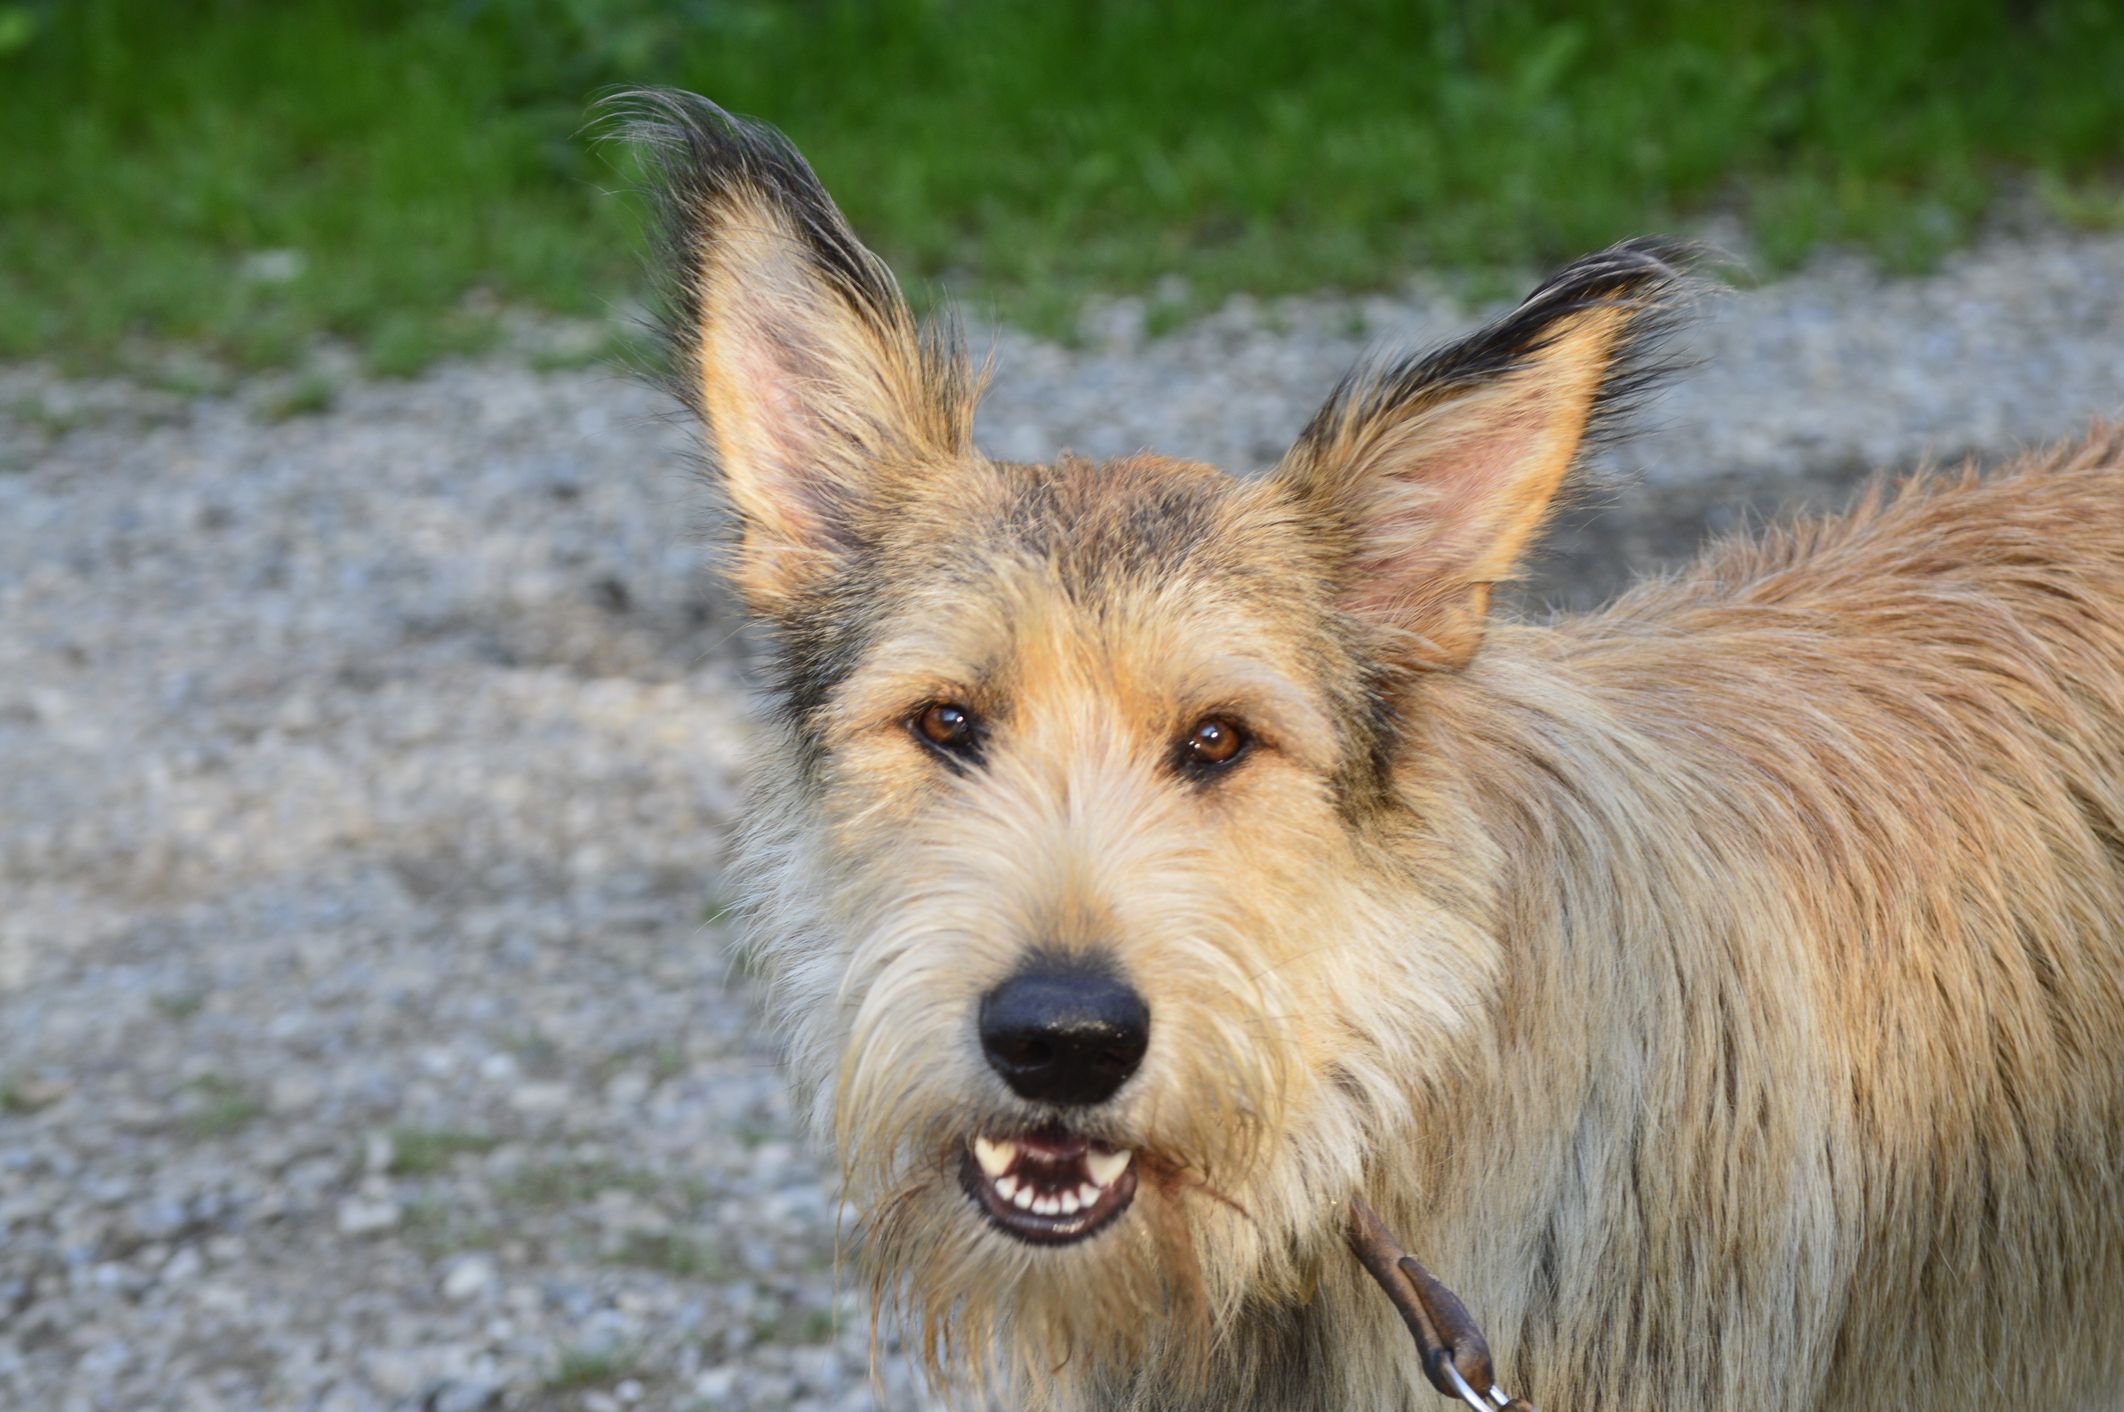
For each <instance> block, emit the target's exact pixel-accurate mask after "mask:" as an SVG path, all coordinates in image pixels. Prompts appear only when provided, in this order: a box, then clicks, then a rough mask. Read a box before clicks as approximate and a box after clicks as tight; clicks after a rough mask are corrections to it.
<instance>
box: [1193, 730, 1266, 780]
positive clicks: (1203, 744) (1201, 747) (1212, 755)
mask: <svg viewBox="0 0 2124 1412" xmlns="http://www.w3.org/2000/svg"><path fill="white" fill-rule="evenodd" d="M1251 743H1252V741H1251V737H1249V736H1248V735H1247V733H1246V732H1245V731H1244V730H1242V729H1241V728H1240V727H1239V726H1238V724H1237V723H1236V722H1233V721H1230V720H1227V719H1225V718H1224V717H1223V716H1204V717H1203V718H1202V719H1201V720H1199V721H1197V722H1195V724H1194V725H1193V726H1192V727H1190V728H1189V730H1188V733H1187V735H1186V736H1185V737H1183V738H1182V739H1181V741H1180V768H1181V769H1182V770H1184V771H1185V772H1186V773H1188V774H1191V775H1194V776H1197V777H1198V778H1199V777H1201V776H1205V775H1210V774H1214V773H1216V772H1217V771H1218V770H1221V769H1223V768H1224V767H1226V766H1227V765H1230V764H1231V763H1232V762H1233V761H1235V760H1237V759H1238V758H1239V757H1240V756H1241V755H1244V754H1245V753H1246V747H1247V746H1248V745H1249V744H1251Z"/></svg>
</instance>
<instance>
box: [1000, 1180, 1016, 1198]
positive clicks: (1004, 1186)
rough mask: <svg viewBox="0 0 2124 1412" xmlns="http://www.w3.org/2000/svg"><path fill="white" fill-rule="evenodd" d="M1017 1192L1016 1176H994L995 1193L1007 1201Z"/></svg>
mask: <svg viewBox="0 0 2124 1412" xmlns="http://www.w3.org/2000/svg"><path fill="white" fill-rule="evenodd" d="M1017 1194H1018V1179H1017V1178H1016V1177H997V1178H996V1195H998V1196H1000V1197H1002V1198H1003V1199H1004V1200H1005V1201H1008V1200H1010V1199H1011V1198H1012V1197H1014V1196H1016V1195H1017Z"/></svg>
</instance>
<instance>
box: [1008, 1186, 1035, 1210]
mask: <svg viewBox="0 0 2124 1412" xmlns="http://www.w3.org/2000/svg"><path fill="white" fill-rule="evenodd" d="M1011 1202H1012V1204H1013V1205H1015V1206H1017V1207H1018V1209H1019V1210H1021V1211H1030V1210H1032V1209H1033V1194H1032V1188H1031V1187H1029V1186H1021V1187H1019V1188H1018V1194H1017V1195H1016V1196H1013V1197H1012V1198H1011Z"/></svg>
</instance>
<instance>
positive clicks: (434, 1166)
mask: <svg viewBox="0 0 2124 1412" xmlns="http://www.w3.org/2000/svg"><path fill="white" fill-rule="evenodd" d="M499 1146H501V1139H500V1138H498V1137H496V1136H494V1135H493V1134H492V1133H485V1132H472V1131H468V1130H465V1129H462V1128H393V1129H392V1130H391V1167H390V1171H391V1175H392V1176H394V1177H430V1176H434V1175H435V1174H436V1173H438V1172H446V1171H448V1170H450V1168H451V1167H452V1166H454V1165H456V1162H457V1159H458V1158H460V1157H481V1156H484V1155H486V1154H487V1153H489V1152H492V1151H493V1150H494V1149H495V1148H497V1147H499Z"/></svg>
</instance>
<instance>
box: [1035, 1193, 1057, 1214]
mask: <svg viewBox="0 0 2124 1412" xmlns="http://www.w3.org/2000/svg"><path fill="white" fill-rule="evenodd" d="M1032 1209H1033V1211H1034V1212H1035V1214H1038V1215H1041V1216H1059V1215H1060V1214H1062V1203H1061V1202H1059V1201H1057V1200H1055V1198H1053V1197H1052V1196H1043V1197H1040V1198H1039V1199H1037V1200H1036V1201H1034V1202H1033V1204H1032Z"/></svg>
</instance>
